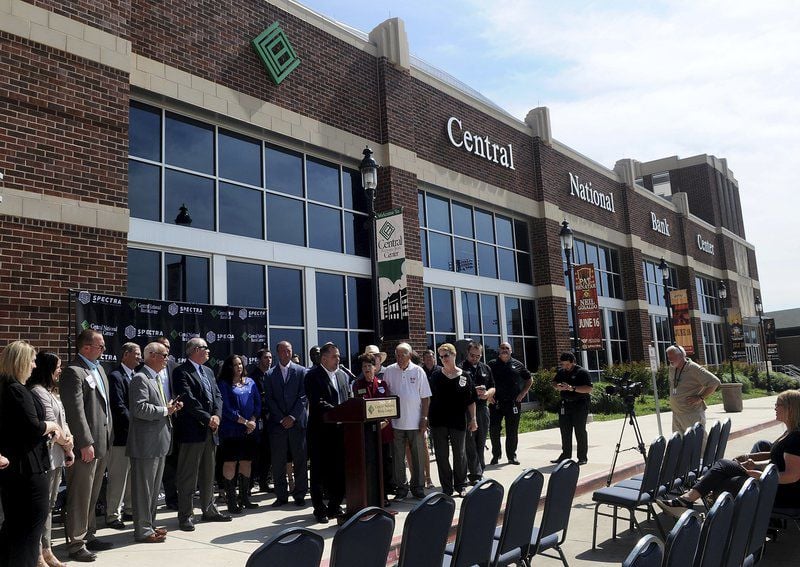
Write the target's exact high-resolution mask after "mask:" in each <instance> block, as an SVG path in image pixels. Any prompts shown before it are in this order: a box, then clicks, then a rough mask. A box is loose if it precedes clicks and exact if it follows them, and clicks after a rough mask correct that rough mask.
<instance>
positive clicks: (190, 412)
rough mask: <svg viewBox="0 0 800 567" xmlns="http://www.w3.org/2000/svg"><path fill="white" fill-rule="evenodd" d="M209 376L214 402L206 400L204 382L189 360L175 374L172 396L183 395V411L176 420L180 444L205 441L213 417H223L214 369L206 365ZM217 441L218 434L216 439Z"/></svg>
mask: <svg viewBox="0 0 800 567" xmlns="http://www.w3.org/2000/svg"><path fill="white" fill-rule="evenodd" d="M206 377H207V378H208V382H209V386H210V387H211V399H210V400H209V399H208V398H207V397H206V393H205V390H204V389H203V382H202V378H201V377H200V375H199V374H198V373H197V370H195V367H194V364H192V362H191V361H189V360H187V361H186V362H184V363H183V364H181V365H180V366H178V367H177V368H176V369H175V371H174V372H173V374H172V396H173V398H177V397H178V396H183V397H182V398H181V402H183V408H182V409H181V411H179V412H178V413H177V414H175V415H177V416H178V418H177V419H176V420H175V435H176V437H177V439H178V441H180V442H181V443H199V442H201V441H205V439H206V433H207V431H208V422H209V421H211V416H213V415H216V416H217V417H219V418H221V417H222V395H221V394H220V393H219V388H218V387H217V381H216V380H215V379H214V376H213V373H212V372H211V369H210V368H208V367H207V366H206ZM214 438H215V440H216V438H217V437H216V435H215V436H214Z"/></svg>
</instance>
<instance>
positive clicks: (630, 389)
mask: <svg viewBox="0 0 800 567" xmlns="http://www.w3.org/2000/svg"><path fill="white" fill-rule="evenodd" d="M611 382H612V384H611V385H609V386H606V394H608V395H609V396H619V397H621V398H622V399H623V400H625V403H626V404H627V403H631V404H632V403H633V401H634V400H635V399H636V398H637V397H639V396H641V395H642V383H641V382H631V373H630V372H626V373H625V374H623V375H622V378H612V379H611Z"/></svg>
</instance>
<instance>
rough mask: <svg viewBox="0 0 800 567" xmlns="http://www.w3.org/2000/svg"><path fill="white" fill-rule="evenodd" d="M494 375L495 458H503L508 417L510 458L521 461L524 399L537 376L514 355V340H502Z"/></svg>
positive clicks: (492, 419) (492, 430) (492, 433)
mask: <svg viewBox="0 0 800 567" xmlns="http://www.w3.org/2000/svg"><path fill="white" fill-rule="evenodd" d="M489 368H491V369H492V376H493V377H494V385H495V394H494V399H495V403H494V405H492V407H491V409H490V410H489V413H490V415H489V421H490V424H489V435H490V437H491V439H492V462H491V463H490V464H492V465H496V464H497V463H498V462H499V461H500V457H501V456H502V454H503V450H502V448H501V446H500V431H501V429H502V426H503V425H502V424H503V420H505V421H506V458H508V462H509V463H510V464H512V465H518V464H519V461H518V460H517V434H518V432H519V416H520V411H522V400H524V399H525V396H527V395H528V390H530V387H531V384H533V379H532V378H531V373H530V372H528V369H527V368H525V365H524V364H522V363H521V362H520V361H519V360H517V359H516V358H513V357H512V356H511V344H510V343H500V354H498V355H497V358H495V359H494V360H492V361H490V362H489Z"/></svg>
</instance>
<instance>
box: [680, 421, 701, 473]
mask: <svg viewBox="0 0 800 567" xmlns="http://www.w3.org/2000/svg"><path fill="white" fill-rule="evenodd" d="M692 430H693V431H694V447H693V448H692V456H691V459H690V460H689V471H688V474H687V477H688V478H687V479H684V486H685V487H689V486H692V485H694V483H695V482H697V479H698V478H700V468H701V466H702V464H701V462H700V460H701V459H702V457H703V441H704V440H705V434H706V428H705V427H704V426H703V424H702V423H700V422H699V421H698V422H697V423H695V424H694V426H693V427H692Z"/></svg>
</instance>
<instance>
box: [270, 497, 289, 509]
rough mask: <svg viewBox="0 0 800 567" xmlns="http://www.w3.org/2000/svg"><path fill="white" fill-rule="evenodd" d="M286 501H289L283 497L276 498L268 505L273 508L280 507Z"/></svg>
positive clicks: (286, 502)
mask: <svg viewBox="0 0 800 567" xmlns="http://www.w3.org/2000/svg"><path fill="white" fill-rule="evenodd" d="M288 503H289V501H288V500H284V499H283V498H276V499H275V501H274V502H273V503H272V504H270V506H272V507H273V508H280V507H281V506H283V505H284V504H288Z"/></svg>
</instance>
